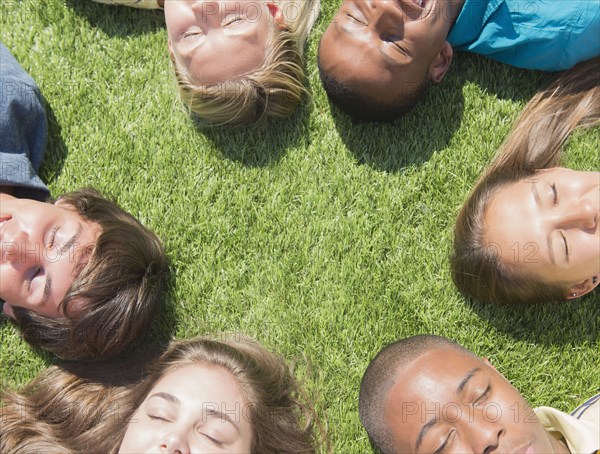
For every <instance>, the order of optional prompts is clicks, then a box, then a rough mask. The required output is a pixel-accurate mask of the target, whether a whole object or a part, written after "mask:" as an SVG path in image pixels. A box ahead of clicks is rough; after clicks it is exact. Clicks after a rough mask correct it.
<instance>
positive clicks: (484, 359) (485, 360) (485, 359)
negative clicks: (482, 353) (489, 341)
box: [481, 358, 500, 373]
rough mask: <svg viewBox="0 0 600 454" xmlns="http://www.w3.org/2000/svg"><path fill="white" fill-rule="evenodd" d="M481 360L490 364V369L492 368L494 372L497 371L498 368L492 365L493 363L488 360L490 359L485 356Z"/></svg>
mask: <svg viewBox="0 0 600 454" xmlns="http://www.w3.org/2000/svg"><path fill="white" fill-rule="evenodd" d="M481 360H482V361H483V362H484V363H486V364H487V365H488V366H490V367H491V368H492V369H494V370H495V371H496V372H498V369H496V368H495V367H494V365H493V364H492V363H491V362H490V360H489V359H487V358H481ZM498 373H500V372H498Z"/></svg>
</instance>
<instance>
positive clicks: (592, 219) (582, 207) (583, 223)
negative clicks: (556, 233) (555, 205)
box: [558, 199, 599, 230]
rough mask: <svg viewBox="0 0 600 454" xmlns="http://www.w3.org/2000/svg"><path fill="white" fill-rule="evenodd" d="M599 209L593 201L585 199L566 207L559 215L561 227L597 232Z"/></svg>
mask: <svg viewBox="0 0 600 454" xmlns="http://www.w3.org/2000/svg"><path fill="white" fill-rule="evenodd" d="M598 215H599V213H598V208H597V207H595V206H594V205H593V204H592V202H591V200H589V199H583V200H579V201H577V202H575V203H573V204H569V205H566V206H565V207H564V209H563V210H561V212H560V214H559V220H558V223H559V227H560V228H563V229H567V228H579V229H582V230H596V228H597V226H598Z"/></svg>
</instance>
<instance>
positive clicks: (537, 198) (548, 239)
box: [531, 181, 556, 265]
mask: <svg viewBox="0 0 600 454" xmlns="http://www.w3.org/2000/svg"><path fill="white" fill-rule="evenodd" d="M531 192H532V193H533V198H534V199H535V203H537V205H538V207H541V206H542V199H541V198H540V194H539V192H538V190H537V182H535V181H534V182H533V183H532V185H531ZM546 243H547V245H548V255H549V256H550V261H551V262H552V264H553V265H556V257H554V249H553V248H552V235H550V234H548V235H547V237H546Z"/></svg>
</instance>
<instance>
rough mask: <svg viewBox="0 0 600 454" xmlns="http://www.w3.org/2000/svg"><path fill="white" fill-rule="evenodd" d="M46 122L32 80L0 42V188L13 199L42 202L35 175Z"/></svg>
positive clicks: (43, 146)
mask: <svg viewBox="0 0 600 454" xmlns="http://www.w3.org/2000/svg"><path fill="white" fill-rule="evenodd" d="M47 137H48V123H47V119H46V112H45V110H44V101H43V98H42V95H41V94H40V91H39V89H38V87H37V85H36V83H35V82H34V80H33V79H32V78H31V77H30V76H29V75H28V74H27V73H26V72H25V71H24V70H23V68H21V66H20V65H19V63H18V62H17V61H16V60H15V58H14V57H13V56H12V55H11V54H10V52H9V51H8V49H6V47H4V45H2V44H1V43H0V186H11V187H13V188H14V189H13V194H14V195H15V196H16V197H22V198H31V199H36V200H40V201H45V200H46V199H47V198H48V197H49V195H50V192H49V191H48V188H47V187H46V185H45V184H44V183H43V182H42V180H41V179H40V178H39V176H38V175H37V171H38V170H39V168H40V165H41V164H42V159H43V158H44V151H45V149H46V140H47Z"/></svg>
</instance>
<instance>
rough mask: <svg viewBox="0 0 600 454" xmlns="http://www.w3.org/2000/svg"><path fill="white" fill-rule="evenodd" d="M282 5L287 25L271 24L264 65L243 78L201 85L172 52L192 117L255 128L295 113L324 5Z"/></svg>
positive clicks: (291, 0)
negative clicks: (308, 52) (312, 33)
mask: <svg viewBox="0 0 600 454" xmlns="http://www.w3.org/2000/svg"><path fill="white" fill-rule="evenodd" d="M261 1H262V0H261ZM279 6H280V8H281V9H282V11H283V13H284V20H285V23H284V25H285V26H284V27H282V28H280V27H278V26H277V24H275V23H272V24H271V33H270V35H269V39H268V42H267V48H268V50H267V53H266V55H265V60H264V62H263V63H262V65H261V66H260V68H257V69H256V70H254V71H251V72H249V73H247V74H244V75H242V76H241V77H238V78H235V79H232V80H228V81H226V82H220V83H207V84H197V83H196V82H194V80H193V79H192V78H191V77H190V76H189V75H188V74H187V73H186V72H185V71H184V70H182V69H180V68H178V66H177V64H176V62H175V58H174V56H173V54H172V53H171V61H172V63H173V67H174V68H175V77H176V79H177V85H178V87H179V94H180V97H181V99H182V101H183V103H184V104H185V106H186V107H187V108H188V110H189V111H190V112H192V113H193V114H195V115H197V116H198V117H199V118H201V119H202V120H205V121H207V122H208V123H211V124H216V125H225V124H229V125H252V124H263V123H265V122H266V120H267V119H268V118H269V117H288V116H290V115H291V114H292V113H293V112H294V111H295V110H296V107H298V104H300V101H301V100H302V96H303V94H304V93H306V88H305V86H304V82H305V77H306V76H305V74H304V57H303V54H304V51H303V49H304V44H305V43H306V39H307V37H308V34H309V32H310V29H311V28H312V26H313V24H314V22H315V20H316V18H317V16H318V13H319V6H320V0H284V1H282V2H280V4H279ZM295 8H297V9H298V10H299V13H298V15H297V17H296V18H293V17H291V13H290V10H292V9H295ZM286 11H287V12H288V17H286V14H285V13H286Z"/></svg>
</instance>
